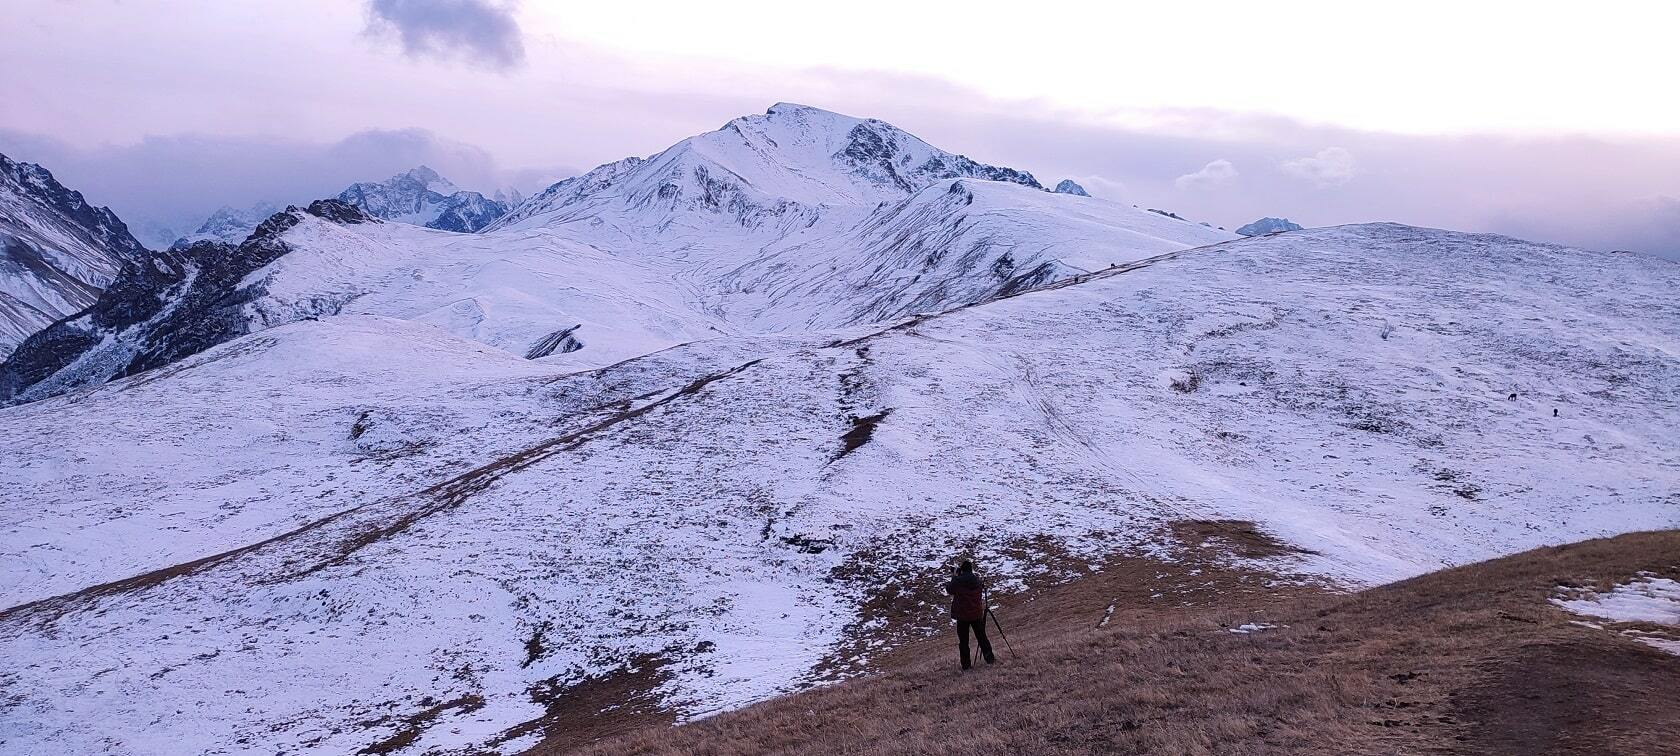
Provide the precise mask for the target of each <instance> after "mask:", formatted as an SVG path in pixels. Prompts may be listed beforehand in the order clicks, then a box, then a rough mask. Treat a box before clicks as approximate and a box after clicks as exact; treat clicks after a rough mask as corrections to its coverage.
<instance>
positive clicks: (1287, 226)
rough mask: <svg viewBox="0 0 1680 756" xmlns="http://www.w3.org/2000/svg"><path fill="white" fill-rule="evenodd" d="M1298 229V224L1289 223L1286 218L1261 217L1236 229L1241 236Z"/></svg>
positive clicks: (1299, 227)
mask: <svg viewBox="0 0 1680 756" xmlns="http://www.w3.org/2000/svg"><path fill="white" fill-rule="evenodd" d="M1300 230H1301V226H1300V224H1297V223H1291V222H1290V221H1289V219H1288V218H1261V219H1260V220H1257V221H1255V222H1253V223H1250V224H1248V225H1246V226H1243V227H1242V228H1239V229H1237V233H1239V234H1242V235H1243V236H1265V235H1266V234H1276V233H1280V232H1283V231H1300Z"/></svg>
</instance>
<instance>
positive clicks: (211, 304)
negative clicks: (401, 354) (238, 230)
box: [0, 200, 374, 403]
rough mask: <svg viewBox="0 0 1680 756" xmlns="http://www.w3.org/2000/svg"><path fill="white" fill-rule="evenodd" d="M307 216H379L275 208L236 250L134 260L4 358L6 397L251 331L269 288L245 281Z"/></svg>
mask: <svg viewBox="0 0 1680 756" xmlns="http://www.w3.org/2000/svg"><path fill="white" fill-rule="evenodd" d="M307 216H313V217H315V218H320V219H322V220H326V221H330V222H333V223H365V222H370V221H372V220H374V219H372V218H370V217H369V216H368V215H367V214H366V213H364V212H362V211H361V210H360V209H359V208H356V207H354V206H352V205H347V204H345V203H343V202H339V201H338V200H316V201H315V202H312V203H310V205H309V206H308V207H307V208H303V209H299V208H297V207H289V208H287V209H286V210H285V211H284V212H280V213H276V214H274V215H273V216H271V217H269V218H268V219H267V220H265V221H263V222H262V223H261V224H259V225H258V226H257V228H256V229H255V230H254V231H252V233H251V234H250V236H249V238H247V239H246V240H245V242H244V243H242V244H239V245H238V246H235V245H232V244H227V243H223V242H213V241H201V242H196V243H192V244H186V245H181V246H176V247H172V248H170V249H169V250H166V251H163V252H158V253H154V254H152V255H149V256H148V257H147V258H145V259H143V260H140V261H137V262H130V263H129V264H128V265H126V266H125V267H123V269H122V271H121V273H119V274H118V275H117V277H116V278H115V279H114V280H113V281H112V282H111V284H110V286H109V287H108V288H106V289H105V291H104V292H103V293H102V294H101V295H100V296H99V298H98V300H97V301H96V302H94V303H93V304H92V306H90V307H88V308H87V309H85V310H82V311H81V312H79V313H77V314H76V315H74V316H73V317H70V318H66V319H64V320H60V321H58V322H57V323H54V324H52V325H51V326H49V327H48V328H46V329H44V330H42V331H40V332H38V333H36V334H34V335H33V336H31V337H29V338H28V339H26V340H25V341H24V342H23V343H22V344H21V345H19V346H18V348H17V350H16V351H15V352H13V354H12V355H11V357H10V358H9V359H7V360H6V361H5V362H4V363H0V403H12V402H18V401H32V400H35V399H40V398H43V397H46V396H52V395H54V394H59V393H63V392H65V391H68V390H70V389H74V388H77V387H79V386H85V385H94V384H99V383H104V382H106V381H110V380H114V379H117V378H122V377H125V376H130V375H134V374H135V373H139V372H141V371H145V370H150V369H152V368H156V367H161V366H163V365H167V364H170V363H172V362H175V361H177V360H180V359H181V358H183V357H188V356H191V355H194V354H197V353H199V352H202V351H204V350H206V349H209V348H210V347H213V346H215V345H217V344H220V343H222V342H224V341H228V340H230V339H233V338H236V337H238V336H242V335H244V334H246V333H249V332H251V331H252V330H254V329H253V327H252V326H253V323H252V319H251V316H250V315H249V314H248V313H247V311H246V308H245V305H246V304H247V303H249V302H251V301H252V300H254V299H256V298H257V297H259V296H261V295H262V294H263V289H262V285H261V284H260V283H247V282H246V281H245V278H246V276H247V275H249V274H250V273H251V272H253V271H256V270H258V269H260V268H262V267H263V266H265V265H268V264H269V263H271V262H273V261H275V260H277V259H279V258H280V257H281V256H283V255H285V254H286V253H288V252H290V251H291V249H290V247H288V246H287V245H286V243H285V242H284V241H282V239H281V237H282V236H283V235H284V234H285V232H286V231H288V230H290V229H291V228H292V227H294V226H296V225H297V224H299V223H301V222H303V221H304V219H305V217H307ZM270 325H272V324H270Z"/></svg>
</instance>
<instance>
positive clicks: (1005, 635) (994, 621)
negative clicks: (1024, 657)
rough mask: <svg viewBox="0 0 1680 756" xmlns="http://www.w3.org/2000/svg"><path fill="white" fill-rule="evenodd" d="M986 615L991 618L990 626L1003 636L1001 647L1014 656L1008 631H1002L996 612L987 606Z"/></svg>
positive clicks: (1001, 624) (1013, 648)
mask: <svg viewBox="0 0 1680 756" xmlns="http://www.w3.org/2000/svg"><path fill="white" fill-rule="evenodd" d="M986 615H987V616H989V617H991V618H992V626H993V627H996V628H997V629H998V635H1001V636H1003V647H1004V648H1007V649H1009V655H1010V656H1014V655H1015V647H1014V646H1012V645H1010V643H1009V633H1006V632H1004V631H1003V623H1002V622H999V621H998V618H997V612H994V611H992V608H991V607H989V606H988V607H986ZM965 648H966V647H965Z"/></svg>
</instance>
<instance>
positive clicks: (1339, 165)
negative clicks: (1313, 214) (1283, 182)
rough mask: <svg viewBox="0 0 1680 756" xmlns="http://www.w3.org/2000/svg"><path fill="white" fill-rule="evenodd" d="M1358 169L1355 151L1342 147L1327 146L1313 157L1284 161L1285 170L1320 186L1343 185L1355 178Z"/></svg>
mask: <svg viewBox="0 0 1680 756" xmlns="http://www.w3.org/2000/svg"><path fill="white" fill-rule="evenodd" d="M1357 171H1358V169H1357V167H1356V166H1355V165H1354V162H1353V153H1351V152H1348V151H1347V150H1345V149H1342V148H1341V147H1326V148H1324V149H1322V150H1319V151H1318V154H1317V155H1314V156H1312V157H1304V158H1296V159H1294V160H1287V161H1284V163H1283V172H1284V173H1287V174H1289V175H1291V176H1294V177H1296V178H1300V179H1306V180H1308V181H1311V182H1313V183H1314V184H1317V185H1318V186H1320V187H1332V186H1341V185H1343V184H1346V183H1347V182H1349V181H1352V180H1353V176H1354V174H1355V173H1357Z"/></svg>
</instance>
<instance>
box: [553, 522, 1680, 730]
mask: <svg viewBox="0 0 1680 756" xmlns="http://www.w3.org/2000/svg"><path fill="white" fill-rule="evenodd" d="M1204 524H1206V523H1204ZM1227 532H1229V531H1227ZM1237 532H1243V531H1240V530H1239V531H1237ZM1179 546H1180V549H1179V551H1178V552H1177V553H1175V554H1173V556H1174V558H1173V559H1170V560H1158V559H1148V558H1138V557H1124V558H1116V559H1112V560H1110V561H1108V562H1107V563H1105V564H1104V565H1103V569H1102V570H1101V571H1099V572H1096V573H1094V574H1092V575H1089V576H1087V577H1083V578H1080V579H1079V580H1077V581H1075V582H1072V583H1067V584H1064V585H1059V586H1051V587H1045V588H1042V589H1040V590H1034V591H1032V592H1030V593H1027V594H1024V595H1021V596H1017V597H1012V598H1010V599H1005V600H1003V601H1002V602H1001V606H1000V607H999V608H998V613H999V614H1000V616H1001V618H1003V621H1004V622H1006V623H1007V624H1006V625H1005V629H1006V630H1007V631H1008V633H1009V643H1010V644H1012V646H1013V650H1010V649H1007V648H1005V646H1004V643H1003V641H1002V640H1001V639H1000V638H999V637H998V634H997V633H996V631H995V630H994V632H993V633H992V636H993V638H992V642H993V644H994V645H995V646H997V648H998V651H999V656H1000V659H999V663H998V664H997V665H994V666H990V667H980V668H978V669H977V670H975V671H974V672H972V673H968V674H958V673H957V672H956V670H955V666H956V665H955V662H954V656H955V654H954V653H953V650H952V648H951V646H952V645H954V642H953V640H952V639H951V638H949V637H947V636H948V635H949V633H945V634H942V635H939V636H938V637H934V638H928V639H926V640H922V641H918V642H916V643H913V644H910V645H907V646H905V647H903V648H901V649H899V650H898V651H897V652H896V653H894V654H893V655H892V656H891V657H890V661H888V662H885V663H883V664H882V665H881V667H882V671H881V672H880V673H879V674H876V675H872V676H870V677H866V678H862V679H858V680H853V681H849V682H844V683H841V684H839V685H835V686H831V687H826V688H819V689H816V690H812V691H809V692H805V693H800V694H797V695H793V696H787V697H784V698H779V699H776V700H773V701H769V702H766V703H763V704H760V705H757V706H753V707H749V708H747V709H744V710H741V711H737V712H731V713H728V714H722V715H719V716H716V717H712V718H709V719H705V720H701V721H699V722H696V723H693V724H689V725H686V726H683V727H679V728H676V729H671V728H670V727H669V725H668V724H667V723H665V722H662V721H659V718H658V717H657V716H654V715H651V714H649V713H641V710H638V709H636V708H631V709H630V710H629V711H628V712H620V713H616V714H614V713H603V714H600V715H596V716H593V717H579V720H578V721H579V724H580V725H581V726H579V727H577V728H575V729H572V730H569V731H567V732H566V734H565V735H564V736H563V737H556V738H555V739H553V740H551V741H550V742H548V743H546V744H544V745H543V746H541V747H538V748H536V749H534V750H533V751H532V753H535V754H548V753H588V754H602V755H605V754H643V755H646V756H653V755H655V754H723V753H780V754H825V753H837V752H838V753H858V754H867V753H916V754H953V755H955V754H993V753H996V754H1002V753H1035V754H1056V753H1065V754H1103V753H1114V754H1121V753H1175V754H1216V753H1217V754H1248V753H1303V754H1356V753H1357V754H1392V753H1501V754H1537V753H1583V754H1585V753H1623V754H1658V753H1671V752H1673V748H1674V745H1675V744H1676V743H1677V742H1680V710H1676V709H1675V707H1674V706H1673V705H1672V701H1671V700H1670V699H1669V697H1668V696H1667V695H1666V691H1672V690H1675V689H1676V687H1677V686H1680V656H1677V655H1676V654H1675V653H1664V652H1663V651H1661V650H1658V649H1657V648H1653V647H1652V646H1651V645H1649V644H1643V643H1640V642H1639V641H1638V640H1636V639H1634V638H1630V637H1626V636H1623V637H1618V635H1617V634H1615V633H1612V632H1607V631H1606V630H1605V629H1604V628H1600V627H1593V626H1588V625H1586V624H1584V623H1583V621H1582V619H1581V617H1580V615H1577V614H1572V613H1570V612H1568V611H1565V610H1563V609H1561V608H1559V607H1557V606H1556V605H1555V603H1554V601H1555V599H1556V597H1557V595H1558V594H1559V591H1560V586H1564V585H1567V586H1580V587H1584V588H1587V589H1589V590H1594V591H1602V590H1607V589H1609V588H1610V587H1611V586H1615V585H1625V584H1627V583H1629V582H1630V581H1632V580H1636V579H1637V578H1638V576H1640V575H1641V574H1645V575H1661V576H1667V579H1673V578H1675V577H1680V559H1677V557H1676V555H1680V531H1663V532H1656V533H1638V534H1631V535H1624V536H1619V537H1617V538H1612V539H1602V540H1592V541H1587V542H1584V543H1578V544H1572V545H1568V546H1561V547H1548V548H1542V549H1538V550H1534V551H1530V552H1525V553H1522V554H1517V555H1515V556H1510V557H1506V558H1502V559H1497V560H1493V561H1491V562H1481V563H1477V564H1473V565H1467V566H1463V567H1458V568H1453V569H1448V570H1443V571H1440V572H1435V573H1430V574H1428V575H1423V576H1420V577H1417V578H1413V579H1410V580H1405V581H1401V582H1398V583H1393V584H1390V585H1385V586H1382V587H1380V588H1372V589H1368V590H1365V591H1360V592H1358V593H1353V594H1342V593H1336V592H1333V591H1324V590H1321V589H1317V588H1314V587H1311V586H1303V585H1299V584H1294V583H1291V582H1289V581H1288V580H1287V576H1281V575H1275V574H1268V572H1267V571H1266V570H1264V569H1259V570H1256V569H1255V568H1254V567H1253V566H1252V560H1247V559H1242V558H1240V556H1241V555H1242V554H1243V553H1244V548H1243V547H1244V546H1247V547H1248V548H1249V549H1253V548H1254V547H1256V546H1265V547H1268V548H1271V549H1280V548H1282V547H1281V546H1280V545H1277V544H1271V543H1268V542H1266V541H1265V540H1263V538H1262V539H1261V540H1254V539H1252V538H1248V539H1244V540H1241V541H1233V540H1228V539H1223V538H1219V539H1213V540H1211V541H1207V542H1197V541H1195V540H1188V541H1185V542H1182V543H1181V544H1179ZM1234 557H1235V558H1234ZM1274 581H1277V582H1274ZM1675 610H1680V601H1677V602H1675V603H1674V604H1673V605H1672V606H1671V607H1670V609H1669V611H1671V612H1672V611H1675ZM1624 626H1627V627H1633V628H1635V629H1634V630H1630V631H1629V632H1634V633H1638V632H1657V633H1661V634H1662V635H1660V636H1659V637H1668V638H1675V637H1677V636H1680V625H1673V624H1671V625H1669V626H1666V627H1659V626H1653V625H1650V624H1646V625H1644V626H1639V625H1637V624H1631V625H1624ZM1636 637H1637V636H1636ZM646 679H647V678H643V680H644V681H645V680H646ZM588 703H593V701H591V702H588ZM583 705H587V703H583V704H581V705H580V707H579V708H582V706H583ZM638 724H639V725H640V729H638ZM594 739H599V740H595V742H594V743H592V744H590V743H589V741H590V740H594ZM586 744H587V745H586ZM580 746H581V747H580Z"/></svg>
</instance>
